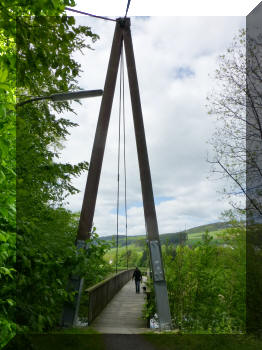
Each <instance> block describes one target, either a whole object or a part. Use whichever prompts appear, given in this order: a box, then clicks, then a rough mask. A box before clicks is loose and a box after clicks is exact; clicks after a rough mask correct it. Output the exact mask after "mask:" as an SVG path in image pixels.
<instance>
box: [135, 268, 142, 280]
mask: <svg viewBox="0 0 262 350" xmlns="http://www.w3.org/2000/svg"><path fill="white" fill-rule="evenodd" d="M133 278H134V279H135V281H141V280H142V273H141V271H140V270H139V269H136V270H135V271H134V273H133Z"/></svg>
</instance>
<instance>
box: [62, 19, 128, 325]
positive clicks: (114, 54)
mask: <svg viewBox="0 0 262 350" xmlns="http://www.w3.org/2000/svg"><path fill="white" fill-rule="evenodd" d="M122 44H123V28H122V26H121V24H120V23H119V22H117V23H116V27H115V33H114V38H113V43H112V48H111V54H110V58H109V63H108V69H107V74H106V80H105V87H104V94H103V97H102V102H101V107H100V112H99V117H98V122H97V128H96V134H95V139H94V144H93V149H92V155H91V160H90V164H89V171H88V176H87V182H86V188H85V193H84V199H83V204H82V210H81V214H80V220H79V226H78V232H77V237H76V246H77V248H82V247H84V246H85V241H86V240H87V239H88V238H89V237H90V234H91V230H92V225H93V217H94V211H95V205H96V198H97V191H98V185H99V180H100V175H101V169H102V163H103V157H104V150H105V143H106V137H107V132H108V125H109V120H110V114H111V109H112V104H113V98H114V92H115V86H116V80H117V73H118V67H119V61H120V55H121V47H122ZM82 287H83V278H80V277H79V276H71V277H70V280H69V285H68V290H69V291H75V292H77V294H76V297H75V300H74V303H73V304H69V303H66V304H65V305H64V309H63V312H62V318H61V324H62V326H65V327H70V326H72V325H76V322H77V318H78V309H79V304H80V297H81V293H82Z"/></svg>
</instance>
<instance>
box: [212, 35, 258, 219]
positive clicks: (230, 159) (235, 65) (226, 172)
mask: <svg viewBox="0 0 262 350" xmlns="http://www.w3.org/2000/svg"><path fill="white" fill-rule="evenodd" d="M246 49H247V52H248V53H249V54H248V56H246ZM261 49H262V38H261V36H258V37H257V39H256V40H254V39H251V38H248V40H246V32H245V30H240V32H239V35H238V36H237V37H235V38H234V40H233V43H232V45H231V46H230V47H229V48H228V49H227V52H226V53H225V54H223V55H221V56H220V57H219V68H218V69H217V70H216V75H215V81H216V84H217V85H216V89H215V91H214V92H212V93H211V94H210V96H209V97H208V101H209V104H208V107H209V114H211V115H216V116H217V119H218V125H217V129H216V131H215V133H214V135H213V138H212V139H211V142H210V143H211V144H212V146H213V150H214V157H213V159H211V160H210V162H211V163H212V164H213V165H214V167H213V170H214V172H217V173H220V174H222V176H223V177H225V178H229V179H230V181H228V187H227V188H225V189H224V193H225V194H227V195H228V197H229V198H230V202H231V204H232V206H233V207H234V208H236V209H240V211H241V210H242V211H243V210H244V208H245V204H246V203H245V202H243V200H241V199H239V198H240V197H239V195H240V196H241V195H244V197H245V198H246V199H247V201H248V202H249V207H250V208H251V210H252V211H253V213H254V215H258V216H260V217H261V216H262V205H261V201H260V199H259V196H261V184H262V167H261V155H262V127H261V125H262V109H261V107H262V91H261V81H262V66H261V59H262V53H261ZM259 86H260V87H259ZM246 171H247V174H248V178H247V179H246ZM246 181H247V183H246ZM241 198H242V199H243V196H242V197H241Z"/></svg>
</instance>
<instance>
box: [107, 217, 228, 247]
mask: <svg viewBox="0 0 262 350" xmlns="http://www.w3.org/2000/svg"><path fill="white" fill-rule="evenodd" d="M229 226H230V225H229V224H228V223H226V222H215V223H213V224H208V225H201V226H196V227H193V228H190V229H188V230H186V233H187V234H188V235H190V234H193V233H204V232H205V231H206V230H208V231H209V232H214V231H219V230H222V229H224V228H226V227H229ZM184 234H185V231H179V232H174V233H162V234H160V241H161V242H165V241H166V240H168V241H169V242H171V243H172V242H174V243H176V242H178V241H179V239H183V237H184ZM145 238H146V236H145V235H138V236H128V237H127V244H128V245H130V244H136V245H144V242H145ZM101 239H103V240H105V241H112V240H116V236H115V235H111V236H105V237H101ZM118 240H119V246H123V245H125V244H126V237H125V236H124V235H119V236H118Z"/></svg>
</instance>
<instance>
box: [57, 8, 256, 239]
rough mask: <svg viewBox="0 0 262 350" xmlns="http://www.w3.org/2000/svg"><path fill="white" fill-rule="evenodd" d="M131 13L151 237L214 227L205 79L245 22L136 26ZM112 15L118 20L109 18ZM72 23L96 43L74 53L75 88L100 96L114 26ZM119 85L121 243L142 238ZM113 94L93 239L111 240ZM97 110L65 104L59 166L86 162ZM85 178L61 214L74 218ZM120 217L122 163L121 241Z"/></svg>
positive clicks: (223, 19) (221, 203)
mask: <svg viewBox="0 0 262 350" xmlns="http://www.w3.org/2000/svg"><path fill="white" fill-rule="evenodd" d="M98 3H100V5H101V4H102V3H104V2H103V1H98ZM113 3H114V4H115V3H117V1H114V2H113ZM134 3H135V1H134ZM77 4H78V6H77V7H76V8H77V9H79V10H82V11H86V12H91V11H92V12H91V13H94V14H97V15H110V16H113V13H112V12H110V11H109V10H108V12H100V11H98V10H97V11H95V8H94V7H92V8H89V7H88V6H87V5H86V3H85V2H83V1H77ZM121 4H122V2H121ZM122 5H123V4H122ZM130 6H131V7H130V15H132V14H135V15H136V16H134V17H132V18H131V32H132V38H133V45H134V53H135V59H136V66H137V74H138V81H139V88H140V95H141V102H142V110H143V118H144V125H145V133H146V140H147V148H148V154H149V161H150V168H151V176H152V183H153V191H154V197H155V204H156V213H157V219H158V226H159V232H160V234H161V233H170V232H177V231H180V230H183V229H184V228H185V227H186V228H190V227H194V226H198V225H203V224H208V223H213V222H216V221H219V220H220V214H221V212H222V211H224V210H226V209H228V208H229V204H228V203H227V200H226V199H225V198H223V196H222V195H221V193H219V191H222V189H223V182H222V181H220V182H218V181H214V179H212V177H211V179H209V177H210V175H211V174H210V166H209V164H208V162H207V161H206V159H207V156H209V157H210V156H212V149H211V148H210V146H208V144H207V141H208V140H209V139H210V138H211V136H212V133H213V132H214V128H215V118H214V117H211V116H210V115H208V113H207V108H206V107H205V105H206V96H207V94H208V93H209V92H210V90H211V89H212V87H214V84H215V81H214V79H213V78H212V74H214V70H215V69H216V68H217V64H218V62H217V57H218V55H219V54H222V53H223V52H224V51H225V50H226V48H227V47H228V46H229V45H230V43H231V41H232V38H233V36H234V35H236V34H237V33H238V30H239V29H240V28H243V27H244V26H245V17H244V16H243V15H244V13H242V15H240V16H226V15H223V16H206V15H205V14H204V16H176V17H173V16H164V14H163V13H162V15H163V16H153V15H152V14H150V13H148V16H146V17H145V16H144V17H140V16H139V15H140V13H139V12H141V11H140V10H139V11H137V13H134V10H135V8H134V7H133V9H132V1H131V5H130ZM124 7H125V6H124ZM102 8H103V7H102ZM131 9H132V11H133V13H132V11H131ZM251 9H252V7H251V8H250V10H251ZM124 10H125V8H124ZM149 12H150V11H149ZM122 13H123V11H122ZM247 13H248V12H247ZM170 14H171V13H170ZM115 15H116V16H117V15H121V12H120V11H119V12H118V11H115ZM76 20H77V23H79V24H83V25H88V26H90V27H91V29H92V31H93V32H94V33H96V34H98V35H99V36H100V40H98V41H97V42H96V43H94V44H92V43H90V45H91V46H92V48H93V50H85V51H84V52H83V55H82V54H80V53H75V54H74V58H75V59H76V60H77V61H78V62H79V63H80V64H81V69H82V74H81V77H80V79H79V85H80V87H81V88H82V89H103V86H104V81H105V75H106V70H107V65H108V59H109V55H110V48H111V44H112V38H113V32H114V25H115V24H114V22H109V21H103V20H100V19H93V18H90V17H88V16H77V17H76ZM125 82H126V85H125V91H126V94H125V95H126V98H125V99H126V124H127V125H126V133H127V140H126V152H127V153H126V158H127V205H128V235H139V234H145V223H144V214H143V206H142V194H141V185H140V178H139V169H138V161H137V153H136V144H135V137H134V127H133V120H132V112H131V107H130V98H129V89H128V83H127V76H125ZM118 92H119V81H118V82H117V85H116V93H115V98H114V103H113V109H112V113H111V119H110V125H109V131H108V137H107V143H106V148H105V154H104V161H103V167H102V174H101V178H100V185H99V191H98V197H97V203H96V210H95V216H94V224H95V226H96V228H97V232H98V233H99V234H100V235H101V236H106V235H111V234H116V200H117V198H116V194H117V134H118V105H119V93H118ZM100 103H101V97H96V98H90V99H86V100H82V105H79V104H77V103H76V102H72V106H73V108H74V109H75V112H76V115H73V114H72V115H71V114H68V115H66V117H67V118H69V119H71V120H73V121H75V122H77V123H78V124H79V126H78V127H77V128H72V129H71V135H70V136H69V137H68V139H67V141H66V142H65V143H64V149H63V151H61V160H62V161H65V162H70V163H73V164H75V163H77V162H80V161H89V160H90V156H91V151H92V145H93V140H94V135H95V128H96V123H97V119H98V114H99V108H100ZM86 177H87V173H84V174H83V175H82V176H80V177H79V178H77V179H75V180H74V181H73V184H74V185H75V186H76V187H77V188H78V189H79V190H80V193H79V194H77V195H74V196H71V197H68V204H67V206H68V208H70V209H71V210H72V211H80V210H81V206H82V200H83V194H84V188H85V183H86ZM123 208H124V182H123V162H122V163H121V175H120V217H119V233H120V234H124V229H125V228H124V223H125V217H124V210H123Z"/></svg>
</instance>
